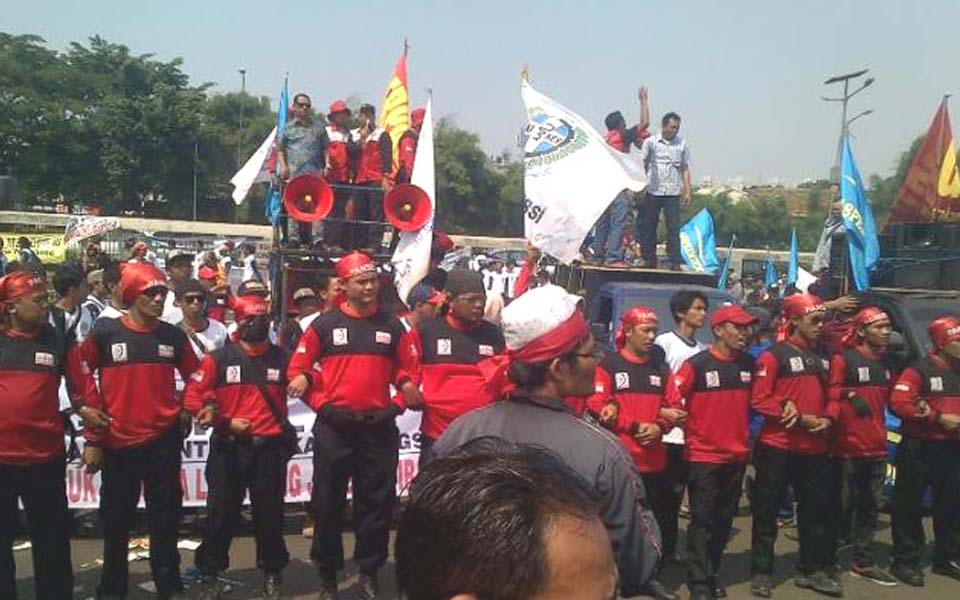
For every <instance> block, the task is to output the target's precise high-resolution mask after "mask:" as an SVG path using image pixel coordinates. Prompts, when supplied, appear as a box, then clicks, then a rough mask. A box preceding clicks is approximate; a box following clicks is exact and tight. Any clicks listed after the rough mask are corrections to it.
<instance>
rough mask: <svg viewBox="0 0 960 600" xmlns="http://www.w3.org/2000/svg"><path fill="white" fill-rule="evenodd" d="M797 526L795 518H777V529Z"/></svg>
mask: <svg viewBox="0 0 960 600" xmlns="http://www.w3.org/2000/svg"><path fill="white" fill-rule="evenodd" d="M796 526H797V517H796V516H795V515H794V516H789V517H777V527H796Z"/></svg>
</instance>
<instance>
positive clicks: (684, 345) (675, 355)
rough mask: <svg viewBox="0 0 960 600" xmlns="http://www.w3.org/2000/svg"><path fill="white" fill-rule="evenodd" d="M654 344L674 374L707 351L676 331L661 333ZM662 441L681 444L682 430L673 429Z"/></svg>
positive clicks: (700, 344) (698, 342)
mask: <svg viewBox="0 0 960 600" xmlns="http://www.w3.org/2000/svg"><path fill="white" fill-rule="evenodd" d="M654 343H655V344H656V345H658V346H660V347H661V348H663V352H664V354H666V356H667V364H669V365H670V370H671V371H673V372H674V373H676V372H677V371H678V370H680V367H681V366H682V365H683V363H685V362H687V360H688V359H689V358H691V357H692V356H694V355H695V354H699V353H700V352H703V351H704V350H706V349H707V345H706V344H704V343H703V342H700V341H698V340H691V339H688V338H685V337H683V336H682V335H680V334H679V333H677V332H676V331H668V332H666V333H661V334H660V335H658V336H657V339H656V340H654ZM663 441H664V443H667V444H683V443H684V442H683V429H682V428H681V427H674V428H673V429H671V430H670V433H668V434H667V435H665V436H663Z"/></svg>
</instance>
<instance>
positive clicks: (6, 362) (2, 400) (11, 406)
mask: <svg viewBox="0 0 960 600" xmlns="http://www.w3.org/2000/svg"><path fill="white" fill-rule="evenodd" d="M75 353H76V346H72V347H71V348H70V349H69V350H68V349H67V344H66V341H65V340H64V338H63V336H62V335H61V334H60V333H59V332H58V331H57V330H56V329H55V328H54V327H53V326H52V325H50V324H49V323H48V324H46V325H44V327H43V329H41V330H40V332H39V333H38V334H37V335H35V336H31V337H28V336H24V335H18V334H17V333H16V332H13V331H10V330H7V331H3V332H0V464H5V465H31V464H40V463H45V462H50V461H52V460H54V459H56V458H58V457H60V456H63V454H64V439H63V418H62V417H61V416H60V410H59V409H60V397H59V394H58V391H59V389H60V376H61V375H64V374H66V376H67V389H68V390H69V391H70V392H71V396H73V395H74V394H76V393H78V391H79V390H81V389H82V387H83V386H84V385H85V383H84V382H85V380H86V379H87V377H86V376H85V375H83V374H82V373H81V372H80V365H79V361H78V360H77V358H76V356H75Z"/></svg>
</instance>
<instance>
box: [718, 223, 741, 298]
mask: <svg viewBox="0 0 960 600" xmlns="http://www.w3.org/2000/svg"><path fill="white" fill-rule="evenodd" d="M736 241H737V234H733V236H732V237H731V238H730V247H729V248H727V257H726V258H724V259H723V269H722V270H721V271H720V279H719V281H717V289H718V290H725V289H727V277H728V276H729V275H730V261H731V260H733V243H734V242H736Z"/></svg>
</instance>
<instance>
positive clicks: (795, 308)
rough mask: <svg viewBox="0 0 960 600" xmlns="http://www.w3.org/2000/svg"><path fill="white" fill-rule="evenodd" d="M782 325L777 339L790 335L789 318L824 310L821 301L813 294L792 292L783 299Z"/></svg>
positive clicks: (781, 339) (825, 308)
mask: <svg viewBox="0 0 960 600" xmlns="http://www.w3.org/2000/svg"><path fill="white" fill-rule="evenodd" d="M782 306H783V325H781V326H780V331H779V332H778V334H777V341H781V342H782V341H783V340H785V339H787V338H788V337H790V328H791V325H790V319H792V318H794V317H805V316H807V315H809V314H812V313H815V312H826V310H827V307H826V306H824V305H823V301H822V300H820V298H818V297H817V296H814V295H813V294H794V295H792V296H787V297H786V298H784V299H783V305H782Z"/></svg>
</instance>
